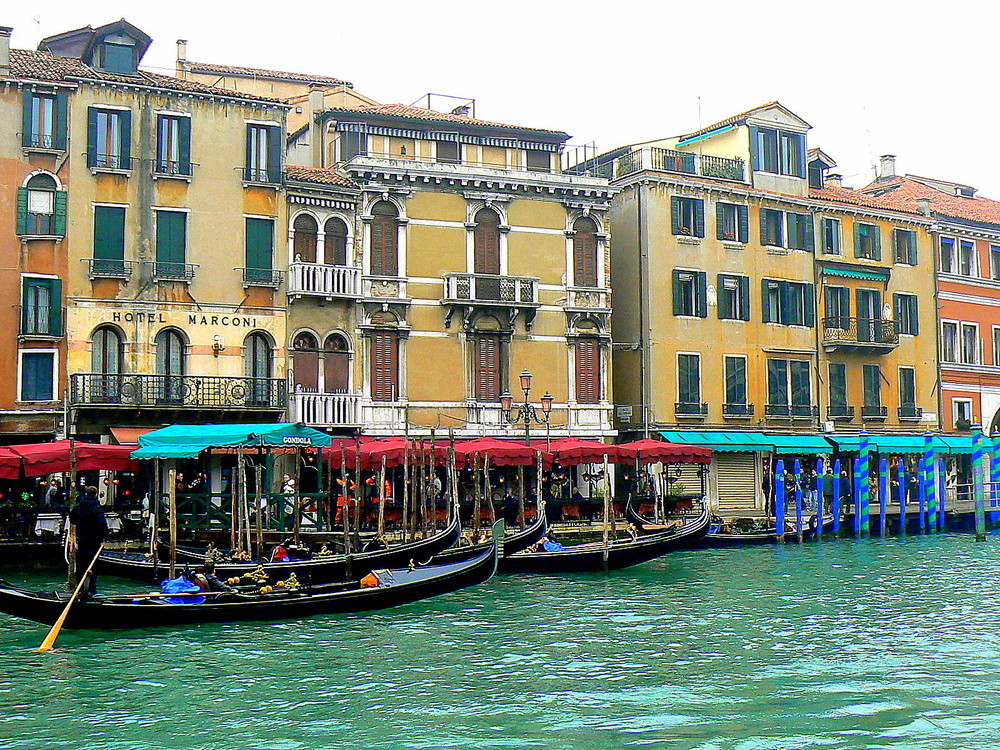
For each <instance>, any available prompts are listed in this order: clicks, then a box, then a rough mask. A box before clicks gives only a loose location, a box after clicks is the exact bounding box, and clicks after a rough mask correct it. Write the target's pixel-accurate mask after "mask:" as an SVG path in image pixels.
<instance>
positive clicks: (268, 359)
mask: <svg viewBox="0 0 1000 750" xmlns="http://www.w3.org/2000/svg"><path fill="white" fill-rule="evenodd" d="M243 346H244V349H243V366H244V370H245V372H246V375H247V377H248V378H252V379H253V380H252V382H251V384H250V398H249V403H248V405H249V406H258V407H266V406H272V405H273V404H272V399H271V378H272V377H273V372H274V347H272V346H271V340H270V339H269V338H268V337H267V336H266V335H265V334H263V333H261V332H259V331H254V332H253V333H251V334H250V335H249V336H247V337H246V341H244V343H243Z"/></svg>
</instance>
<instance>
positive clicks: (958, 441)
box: [829, 434, 972, 455]
mask: <svg viewBox="0 0 1000 750" xmlns="http://www.w3.org/2000/svg"><path fill="white" fill-rule="evenodd" d="M829 437H830V440H832V441H833V442H834V443H835V444H836V445H837V448H838V449H839V450H841V451H850V452H857V450H858V446H859V445H860V444H861V436H860V435H837V434H833V435H830V436H829ZM868 441H869V443H870V444H871V450H873V451H875V452H876V453H888V454H896V455H903V454H905V455H912V454H919V453H923V452H924V451H926V450H927V448H926V445H927V441H926V440H925V439H924V436H923V435H869V436H868ZM931 444H932V445H933V447H934V450H935V451H937V452H938V453H972V438H971V437H966V436H964V435H948V436H947V437H946V436H942V435H935V436H934V437H933V439H932V440H931Z"/></svg>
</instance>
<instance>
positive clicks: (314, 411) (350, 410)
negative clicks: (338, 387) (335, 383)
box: [289, 392, 361, 427]
mask: <svg viewBox="0 0 1000 750" xmlns="http://www.w3.org/2000/svg"><path fill="white" fill-rule="evenodd" d="M289 405H290V409H289V411H290V412H291V418H292V421H293V422H305V423H306V424H310V425H319V426H327V427H353V426H357V425H360V424H361V397H360V396H358V395H356V394H353V393H302V392H298V393H293V394H291V396H290V397H289Z"/></svg>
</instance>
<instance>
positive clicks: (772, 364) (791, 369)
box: [766, 359, 812, 417]
mask: <svg viewBox="0 0 1000 750" xmlns="http://www.w3.org/2000/svg"><path fill="white" fill-rule="evenodd" d="M809 367H810V364H809V362H808V361H805V360H797V359H769V360H767V409H766V412H767V414H768V415H770V416H802V417H808V416H811V414H812V380H811V378H810V373H809Z"/></svg>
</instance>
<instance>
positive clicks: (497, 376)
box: [472, 333, 504, 402]
mask: <svg viewBox="0 0 1000 750" xmlns="http://www.w3.org/2000/svg"><path fill="white" fill-rule="evenodd" d="M472 341H473V346H474V349H475V361H474V362H473V371H474V376H475V378H474V379H475V387H476V394H475V395H476V401H490V402H493V401H499V400H500V394H501V393H502V392H503V379H504V378H503V362H502V358H503V340H502V339H501V337H500V334H497V333H488V334H480V333H477V334H475V335H474V336H473V337H472Z"/></svg>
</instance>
